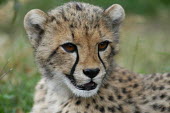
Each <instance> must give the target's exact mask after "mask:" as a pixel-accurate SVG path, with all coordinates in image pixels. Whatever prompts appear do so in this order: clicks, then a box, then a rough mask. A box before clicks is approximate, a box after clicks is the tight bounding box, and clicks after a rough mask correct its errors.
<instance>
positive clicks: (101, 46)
mask: <svg viewBox="0 0 170 113" xmlns="http://www.w3.org/2000/svg"><path fill="white" fill-rule="evenodd" d="M108 44H109V41H104V42H101V43H99V45H98V50H99V51H104V50H105V49H106V48H107V46H108Z"/></svg>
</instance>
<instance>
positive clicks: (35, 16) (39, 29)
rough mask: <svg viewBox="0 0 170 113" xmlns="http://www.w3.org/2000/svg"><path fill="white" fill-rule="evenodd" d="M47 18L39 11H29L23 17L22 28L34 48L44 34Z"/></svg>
mask: <svg viewBox="0 0 170 113" xmlns="http://www.w3.org/2000/svg"><path fill="white" fill-rule="evenodd" d="M47 17H48V16H47V14H46V13H44V12H43V11H41V10H39V9H33V10H31V11H29V12H28V13H27V14H26V15H25V17H24V27H25V30H26V32H27V34H28V37H29V40H30V43H31V44H32V46H33V47H34V48H36V47H37V46H38V44H39V41H40V40H41V36H42V34H43V33H44V28H45V23H46V21H47Z"/></svg>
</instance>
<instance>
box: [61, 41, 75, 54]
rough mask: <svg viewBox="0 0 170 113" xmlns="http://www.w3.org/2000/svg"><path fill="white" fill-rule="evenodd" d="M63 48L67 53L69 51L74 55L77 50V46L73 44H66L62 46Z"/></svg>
mask: <svg viewBox="0 0 170 113" xmlns="http://www.w3.org/2000/svg"><path fill="white" fill-rule="evenodd" d="M62 47H63V48H64V50H65V51H67V52H69V53H73V52H74V51H76V49H77V47H76V45H74V44H72V43H65V44H63V45H62Z"/></svg>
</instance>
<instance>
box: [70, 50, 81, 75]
mask: <svg viewBox="0 0 170 113" xmlns="http://www.w3.org/2000/svg"><path fill="white" fill-rule="evenodd" d="M76 55H77V58H76V61H75V63H74V65H73V67H72V69H71V71H70V75H73V74H74V71H75V69H76V66H77V64H78V62H79V55H78V49H77V50H76Z"/></svg>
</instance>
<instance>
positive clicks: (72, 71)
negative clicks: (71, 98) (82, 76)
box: [65, 50, 79, 85]
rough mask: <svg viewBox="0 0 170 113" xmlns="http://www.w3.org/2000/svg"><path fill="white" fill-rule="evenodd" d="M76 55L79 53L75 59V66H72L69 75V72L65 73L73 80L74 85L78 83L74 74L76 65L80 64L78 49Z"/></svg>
mask: <svg viewBox="0 0 170 113" xmlns="http://www.w3.org/2000/svg"><path fill="white" fill-rule="evenodd" d="M76 55H77V58H76V61H75V63H74V65H73V67H72V68H71V71H70V74H69V75H68V74H65V75H66V77H67V78H68V79H69V80H70V81H71V83H73V84H74V85H75V84H76V80H75V78H74V76H73V74H74V71H75V69H76V66H77V64H78V62H79V55H78V50H77V51H76Z"/></svg>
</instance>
